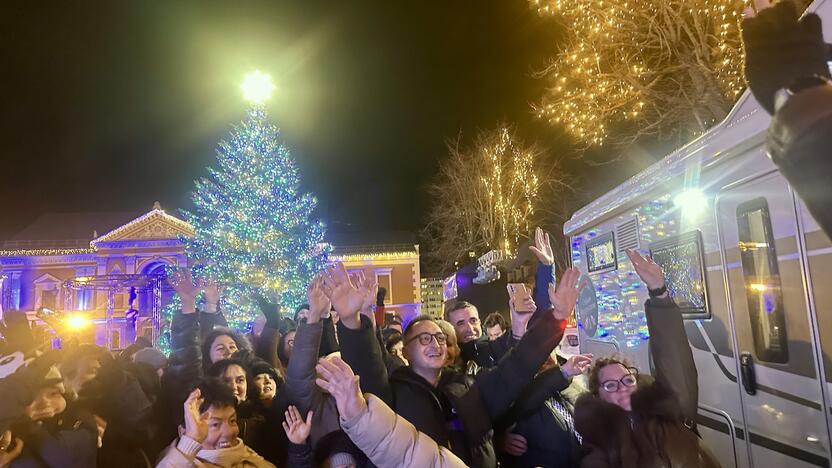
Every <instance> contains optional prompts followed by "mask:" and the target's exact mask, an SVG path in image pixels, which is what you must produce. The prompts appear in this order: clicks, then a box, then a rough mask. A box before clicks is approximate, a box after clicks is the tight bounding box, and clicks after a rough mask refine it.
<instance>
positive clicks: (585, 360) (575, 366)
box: [560, 354, 592, 377]
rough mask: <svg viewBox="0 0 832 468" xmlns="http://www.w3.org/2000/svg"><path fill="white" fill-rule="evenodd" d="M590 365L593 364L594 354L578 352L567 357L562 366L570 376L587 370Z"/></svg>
mask: <svg viewBox="0 0 832 468" xmlns="http://www.w3.org/2000/svg"><path fill="white" fill-rule="evenodd" d="M590 365H592V354H576V355H574V356H572V357H571V358H569V359H567V360H566V362H565V363H563V365H562V366H560V368H561V370H562V371H563V372H564V373H566V375H568V376H569V377H575V376H576V375H581V374H583V373H584V372H586V370H587V369H589V366H590Z"/></svg>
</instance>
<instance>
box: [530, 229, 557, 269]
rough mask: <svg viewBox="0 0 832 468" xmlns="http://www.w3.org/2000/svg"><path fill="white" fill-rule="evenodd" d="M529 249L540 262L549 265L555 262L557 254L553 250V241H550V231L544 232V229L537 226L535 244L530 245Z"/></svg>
mask: <svg viewBox="0 0 832 468" xmlns="http://www.w3.org/2000/svg"><path fill="white" fill-rule="evenodd" d="M529 250H531V251H532V253H533V254H534V255H535V257H537V259H538V260H540V263H542V264H544V265H547V266H549V265H553V264H554V263H555V254H554V252H553V251H552V243H551V242H549V233H548V232H544V231H543V229H540V228H536V229H535V230H534V245H530V246H529Z"/></svg>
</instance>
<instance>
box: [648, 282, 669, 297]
mask: <svg viewBox="0 0 832 468" xmlns="http://www.w3.org/2000/svg"><path fill="white" fill-rule="evenodd" d="M666 292H667V285H666V284H663V285H662V287H660V288H656V289H648V290H647V294H649V295H650V297H659V296H661V295H662V294H664V293H666Z"/></svg>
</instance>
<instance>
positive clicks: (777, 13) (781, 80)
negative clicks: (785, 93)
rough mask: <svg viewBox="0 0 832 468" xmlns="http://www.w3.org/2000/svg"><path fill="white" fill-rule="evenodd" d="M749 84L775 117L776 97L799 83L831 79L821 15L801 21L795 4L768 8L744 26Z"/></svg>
mask: <svg viewBox="0 0 832 468" xmlns="http://www.w3.org/2000/svg"><path fill="white" fill-rule="evenodd" d="M742 39H743V43H744V44H745V80H746V81H747V82H748V87H749V88H750V89H751V93H752V94H754V97H755V98H757V101H758V102H759V103H760V104H761V105H762V106H763V107H764V108H765V109H766V111H768V113H769V114H773V113H774V94H775V93H776V92H777V91H778V90H780V89H783V88H788V87H789V85H791V84H792V83H793V82H794V81H795V80H796V79H798V78H803V77H808V76H812V75H818V76H822V77H825V78H830V74H829V67H828V65H827V63H826V61H827V57H828V50H829V48H828V46H827V45H826V43H825V42H824V41H823V30H822V29H821V21H820V18H819V17H818V15H816V14H814V13H810V14H807V15H806V16H804V17H803V18H800V19H798V15H797V11H796V9H795V6H794V4H793V3H792V2H789V1H786V2H781V3H778V4H776V5H775V6H773V7H771V8H767V9H765V10H763V11H761V12H760V13H758V14H757V16H756V17H753V18H747V19H745V20H743V22H742Z"/></svg>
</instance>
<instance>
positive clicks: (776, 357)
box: [716, 173, 829, 467]
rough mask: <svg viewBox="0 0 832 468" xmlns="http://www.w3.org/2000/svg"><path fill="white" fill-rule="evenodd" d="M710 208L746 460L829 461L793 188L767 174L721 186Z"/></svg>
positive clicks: (766, 463)
mask: <svg viewBox="0 0 832 468" xmlns="http://www.w3.org/2000/svg"><path fill="white" fill-rule="evenodd" d="M716 209H717V226H718V230H719V236H720V246H721V249H722V263H723V264H722V268H723V271H724V272H725V275H726V281H727V284H728V304H729V307H730V311H731V316H732V319H733V328H734V329H733V333H734V335H735V340H736V344H737V352H738V353H737V355H738V356H739V359H738V362H737V367H738V368H737V374H738V376H739V378H738V386H737V391H739V392H740V395H741V399H742V403H743V408H742V411H743V419H744V431H743V434H742V437H743V438H745V439H746V442H748V443H747V446H748V452H749V453H748V457H749V461H750V463H749V465H750V466H755V467H781V466H789V467H797V466H829V437H828V431H827V421H826V414H825V411H824V410H823V408H824V407H825V406H824V404H823V394H822V391H821V381H820V379H819V378H818V375H819V372H818V369H819V363H818V361H817V355H816V352H815V350H816V349H818V347H817V346H816V343H815V336H814V334H813V333H812V325H811V321H810V315H809V309H808V308H807V296H806V288H805V281H804V271H803V266H802V262H801V255H800V249H799V246H798V234H799V229H798V223H797V216H796V213H795V203H794V198H793V196H792V194H791V191H790V190H789V187H788V185H787V184H786V182H785V180H784V179H783V178H782V176H780V175H779V174H778V173H768V174H765V175H762V176H758V177H755V178H752V179H750V180H746V181H743V182H741V183H739V184H735V185H733V186H729V187H726V188H724V189H723V190H722V191H721V192H720V193H719V195H718V196H717V202H716Z"/></svg>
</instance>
